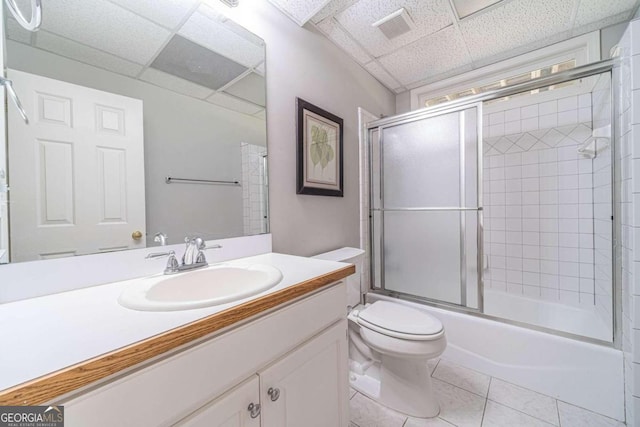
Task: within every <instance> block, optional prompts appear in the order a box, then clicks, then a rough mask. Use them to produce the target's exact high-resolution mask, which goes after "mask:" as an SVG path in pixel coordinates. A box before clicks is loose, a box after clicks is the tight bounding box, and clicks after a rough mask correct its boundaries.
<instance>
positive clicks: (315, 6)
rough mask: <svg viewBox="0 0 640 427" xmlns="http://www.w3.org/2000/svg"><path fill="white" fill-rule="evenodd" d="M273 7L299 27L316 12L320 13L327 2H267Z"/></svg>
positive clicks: (324, 0)
mask: <svg viewBox="0 0 640 427" xmlns="http://www.w3.org/2000/svg"><path fill="white" fill-rule="evenodd" d="M269 1H270V2H271V3H272V4H273V5H274V6H276V7H277V8H278V9H280V10H281V11H282V12H283V13H284V14H285V15H287V16H288V17H290V18H291V19H293V20H294V21H295V22H296V23H297V24H298V25H300V26H301V27H302V26H303V25H304V24H306V23H307V21H308V20H309V19H311V17H312V16H313V15H315V14H316V13H318V11H320V10H321V9H322V8H323V7H324V6H325V5H326V4H327V3H329V0H302V1H301V0H269Z"/></svg>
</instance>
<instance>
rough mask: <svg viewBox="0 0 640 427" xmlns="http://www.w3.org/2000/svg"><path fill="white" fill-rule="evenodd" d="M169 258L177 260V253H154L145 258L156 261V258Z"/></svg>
mask: <svg viewBox="0 0 640 427" xmlns="http://www.w3.org/2000/svg"><path fill="white" fill-rule="evenodd" d="M166 256H168V257H169V258H171V257H172V256H173V257H174V258H175V256H176V253H175V252H174V251H169V252H153V253H150V254H147V256H146V257H145V259H154V258H162V257H166Z"/></svg>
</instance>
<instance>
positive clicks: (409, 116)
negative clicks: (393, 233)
mask: <svg viewBox="0 0 640 427" xmlns="http://www.w3.org/2000/svg"><path fill="white" fill-rule="evenodd" d="M619 64H620V61H619V59H617V58H614V59H608V60H603V61H599V62H594V63H591V64H587V65H584V66H580V67H576V68H573V69H570V70H566V71H562V72H559V73H555V74H552V75H550V76H546V77H540V78H536V79H532V80H530V81H528V82H524V83H519V84H515V85H511V86H505V87H503V88H500V89H495V90H492V91H488V92H485V93H481V94H478V95H472V96H469V97H466V98H461V99H457V100H453V101H449V102H445V103H442V104H437V105H434V106H431V107H426V108H422V109H419V110H415V111H410V112H408V113H404V114H399V115H396V116H391V117H385V118H382V119H379V120H376V121H373V122H370V123H368V124H367V132H366V138H367V140H366V144H367V149H368V150H369V163H368V165H369V178H370V179H369V188H368V191H369V203H370V204H369V249H370V252H371V257H370V260H371V262H370V265H369V269H370V277H371V280H370V284H369V291H370V292H372V293H375V294H381V295H385V296H388V297H393V298H399V299H403V300H407V301H413V302H417V303H420V304H425V305H430V306H433V307H437V308H442V309H446V310H450V311H457V312H461V313H465V314H469V315H473V316H477V317H481V318H485V319H489V320H494V321H498V322H502V323H506V324H510V325H515V326H519V327H524V328H528V329H532V330H536V331H541V332H545V333H550V334H553V335H558V336H562V337H566V338H571V339H576V340H579V341H583V342H589V343H594V344H599V345H603V346H607V347H613V348H616V349H620V348H621V345H622V330H621V316H622V313H621V311H620V307H621V301H620V297H621V293H622V290H621V287H620V284H619V283H618V269H619V267H620V265H619V261H618V257H616V253H617V251H618V247H619V245H620V242H619V240H618V239H617V238H616V236H617V233H616V229H617V228H618V227H617V226H618V225H619V224H620V215H619V213H618V212H617V209H616V206H617V204H618V202H619V198H620V195H619V194H617V193H618V192H617V191H616V187H615V182H616V181H615V177H616V172H617V170H618V164H617V162H618V159H617V157H618V155H617V154H618V148H617V144H616V138H615V137H616V135H617V132H618V130H617V126H616V121H615V117H617V114H618V105H617V104H616V102H615V99H614V84H615V81H614V79H615V73H614V72H613V71H614V68H615V67H618V66H619ZM607 72H608V73H610V74H611V85H612V86H611V89H610V97H611V118H610V121H611V139H610V146H611V156H612V160H611V185H612V192H611V193H612V200H611V204H612V212H613V221H612V237H613V245H612V248H611V254H612V264H613V265H612V281H611V307H612V328H613V334H612V335H613V336H612V341H611V342H609V341H602V340H599V339H595V338H590V337H587V336H583V335H577V334H572V333H568V332H564V331H560V330H557V329H552V328H546V327H542V326H537V325H533V324H530V323H526V322H520V321H515V320H511V319H505V318H502V317H496V316H492V315H489V314H485V313H484V300H483V297H484V283H483V280H482V277H483V276H482V270H483V266H484V265H483V261H484V248H483V247H484V245H483V240H482V236H483V221H482V217H483V210H482V209H478V234H479V236H480V237H479V239H478V266H477V267H478V282H479V283H478V289H479V290H478V308H477V309H476V308H472V307H466V306H463V305H459V304H453V303H448V302H446V301H441V300H435V299H431V298H426V297H420V296H417V295H412V294H406V293H403V292H398V291H390V290H387V289H385V288H384V286H382V287H380V288H375V287H374V283H375V278H376V268H375V253H374V250H375V249H374V248H375V245H374V243H373V239H374V237H375V236H374V234H373V231H374V224H373V211H374V209H373V206H374V205H373V167H372V164H373V158H372V156H371V154H372V144H371V140H372V134H373V133H374V132H375V131H377V132H378V138H379V144H380V150H382V143H383V138H382V130H383V129H385V128H388V127H392V126H396V125H400V124H404V123H410V122H412V121H416V120H420V119H424V118H428V117H437V116H440V115H442V114H445V113H446V112H454V111H460V110H464V109H467V108H472V107H473V106H474V105H476V104H482V103H484V102H485V101H490V100H494V99H499V98H503V97H505V96H510V95H515V94H518V93H522V92H527V91H531V90H535V89H540V88H543V87H547V86H551V85H554V84H560V83H564V82H568V81H572V80H577V79H580V78H586V77H591V76H595V75H598V74H603V73H607ZM481 108H482V107H480V109H479V110H478V111H479V112H480V115H479V117H480V120H478V126H479V128H480V129H479V131H478V139H479V142H478V145H479V155H478V184H477V185H478V188H479V194H478V199H477V200H478V208H481V207H482V206H483V205H482V203H483V201H482V191H481V190H482V160H483V156H484V153H483V152H482V136H483V135H482V125H483V123H482V110H481ZM382 160H383V159H382V157H380V159H379V161H380V164H382ZM383 179H384V171H383V170H382V168H381V171H380V185H381V188H380V191H381V193H382V194H383V189H382V182H383ZM383 219H384V213H382V215H381V224H382V222H383V221H382V220H383ZM381 228H382V231H381V233H380V250H381V252H382V254H381V255H382V257H381V266H380V271H381V276H383V277H382V279H383V278H384V250H383V244H384V226H382V227H381ZM380 283H381V285H384V280H382V281H381V282H380Z"/></svg>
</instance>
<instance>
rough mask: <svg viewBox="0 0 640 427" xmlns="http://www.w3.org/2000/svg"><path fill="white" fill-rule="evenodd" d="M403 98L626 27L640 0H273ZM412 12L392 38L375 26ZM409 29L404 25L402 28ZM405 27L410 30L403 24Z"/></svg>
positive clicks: (296, 20)
mask: <svg viewBox="0 0 640 427" xmlns="http://www.w3.org/2000/svg"><path fill="white" fill-rule="evenodd" d="M270 1H271V3H273V4H274V5H275V6H277V7H278V8H279V9H280V10H282V11H283V12H284V13H285V14H286V15H288V16H289V17H290V18H291V19H292V20H294V21H295V22H296V23H298V25H304V24H306V23H307V22H308V23H309V25H313V26H315V27H316V28H317V29H318V30H319V31H320V32H322V33H323V34H324V35H325V36H326V37H327V38H329V39H330V40H331V41H333V42H334V43H335V44H336V45H338V46H339V47H340V48H342V49H343V50H344V51H346V52H347V53H348V54H349V55H350V56H351V57H353V58H354V59H355V60H356V61H357V62H359V63H360V64H362V65H363V66H364V68H365V69H366V70H367V71H368V72H369V73H371V74H372V75H373V76H374V77H376V78H377V79H378V80H379V81H380V82H381V83H382V84H383V85H385V86H386V87H388V88H389V89H391V90H393V91H395V92H396V93H401V92H404V91H406V90H408V89H413V88H416V87H419V86H422V85H424V84H428V83H432V82H434V81H438V80H442V79H444V78H448V77H451V76H454V75H456V74H460V73H463V72H466V71H470V70H473V69H477V68H480V67H483V66H485V65H489V64H491V63H494V62H497V61H500V60H503V59H507V58H510V57H513V56H516V55H518V54H522V53H524V52H527V51H530V50H534V49H538V48H541V47H544V46H547V45H550V44H553V43H557V42H559V41H562V40H565V39H568V38H571V37H575V36H578V35H581V34H584V33H586V32H590V31H594V30H597V29H600V28H604V27H607V26H609V25H613V24H617V23H620V22H625V21H627V20H629V19H630V18H631V16H633V14H634V13H635V11H636V9H637V8H638V4H639V3H640V0H384V1H381V0H270ZM403 8H404V10H405V13H406V15H408V17H409V19H410V26H411V29H410V30H409V31H408V32H406V33H404V34H401V35H399V36H396V37H393V38H391V39H389V38H387V37H385V35H384V34H383V32H382V31H381V30H380V29H379V28H377V27H376V26H374V25H373V24H374V23H376V22H378V21H380V20H382V19H383V18H385V17H387V16H389V15H391V14H393V13H394V12H398V11H399V10H400V9H403ZM401 24H402V23H401ZM403 26H405V27H406V25H403Z"/></svg>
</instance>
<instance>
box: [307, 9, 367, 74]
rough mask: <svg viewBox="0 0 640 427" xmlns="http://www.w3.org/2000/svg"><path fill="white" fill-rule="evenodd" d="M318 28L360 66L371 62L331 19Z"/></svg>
mask: <svg viewBox="0 0 640 427" xmlns="http://www.w3.org/2000/svg"><path fill="white" fill-rule="evenodd" d="M318 28H320V30H321V31H322V32H323V33H325V35H326V36H327V37H329V38H330V39H331V40H333V42H334V43H335V44H337V45H338V46H340V47H341V48H342V49H344V50H345V51H346V52H347V53H348V54H350V55H351V56H352V57H354V58H355V59H356V61H358V62H360V63H361V64H366V63H367V62H369V61H371V59H372V58H371V56H369V54H367V52H365V51H364V49H362V48H361V47H360V46H359V45H358V43H356V42H355V41H354V40H353V39H352V38H351V37H350V36H349V35H348V34H347V33H346V32H345V31H344V30H343V29H342V28H340V26H339V25H338V23H336V21H334V20H333V18H328V19H325V20H324V21H322V22H320V23H319V24H318Z"/></svg>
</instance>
